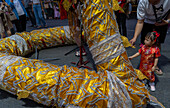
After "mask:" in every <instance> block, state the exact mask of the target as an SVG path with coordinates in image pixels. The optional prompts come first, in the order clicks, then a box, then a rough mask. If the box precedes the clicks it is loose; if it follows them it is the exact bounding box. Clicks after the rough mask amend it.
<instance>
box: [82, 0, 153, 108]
mask: <svg viewBox="0 0 170 108" xmlns="http://www.w3.org/2000/svg"><path fill="white" fill-rule="evenodd" d="M83 26H84V30H85V34H87V36H88V38H87V43H88V45H89V47H90V51H91V53H92V55H93V58H94V61H95V63H96V65H97V69H98V71H104V70H108V71H109V72H111V73H113V74H115V75H116V76H117V77H118V78H120V80H121V81H122V82H123V83H124V84H125V87H126V89H127V91H128V93H129V95H130V97H131V100H132V105H133V107H141V106H142V105H146V104H147V101H148V100H149V97H150V94H149V91H147V89H146V87H145V85H144V84H143V83H141V82H140V81H139V80H138V77H137V74H136V72H135V70H134V69H133V67H132V64H131V62H130V61H129V59H128V57H127V53H126V51H125V49H124V47H123V45H122V40H121V38H120V34H119V33H118V28H117V24H116V20H115V17H114V11H113V10H112V5H110V3H109V2H108V1H107V0H87V1H86V2H85V3H84V11H83Z"/></svg>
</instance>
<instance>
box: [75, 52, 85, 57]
mask: <svg viewBox="0 0 170 108" xmlns="http://www.w3.org/2000/svg"><path fill="white" fill-rule="evenodd" d="M85 55H86V52H85V51H83V52H82V56H85ZM75 56H77V57H80V51H76V54H75Z"/></svg>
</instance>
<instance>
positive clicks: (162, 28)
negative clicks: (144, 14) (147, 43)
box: [141, 23, 168, 44]
mask: <svg viewBox="0 0 170 108" xmlns="http://www.w3.org/2000/svg"><path fill="white" fill-rule="evenodd" d="M167 30H168V25H164V26H155V25H154V24H148V23H144V25H143V29H142V32H141V43H142V44H144V40H145V36H146V35H147V33H148V32H152V31H157V32H158V33H160V36H159V37H158V43H164V41H165V37H166V33H167Z"/></svg>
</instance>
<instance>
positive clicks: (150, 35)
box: [145, 32, 159, 44]
mask: <svg viewBox="0 0 170 108" xmlns="http://www.w3.org/2000/svg"><path fill="white" fill-rule="evenodd" d="M157 35H159V33H157V32H149V33H147V35H146V37H145V38H149V39H151V41H152V42H153V41H155V43H154V44H157V43H158V42H159V40H158V38H159V37H157Z"/></svg>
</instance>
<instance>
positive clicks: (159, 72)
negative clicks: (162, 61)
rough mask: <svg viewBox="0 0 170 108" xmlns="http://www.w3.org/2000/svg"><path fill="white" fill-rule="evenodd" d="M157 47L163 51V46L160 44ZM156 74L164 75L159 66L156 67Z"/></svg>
mask: <svg viewBox="0 0 170 108" xmlns="http://www.w3.org/2000/svg"><path fill="white" fill-rule="evenodd" d="M157 47H158V48H159V49H160V51H161V44H160V43H158V44H157ZM155 72H156V74H157V75H162V74H163V72H162V70H161V69H160V68H159V67H158V66H156V69H155Z"/></svg>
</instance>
